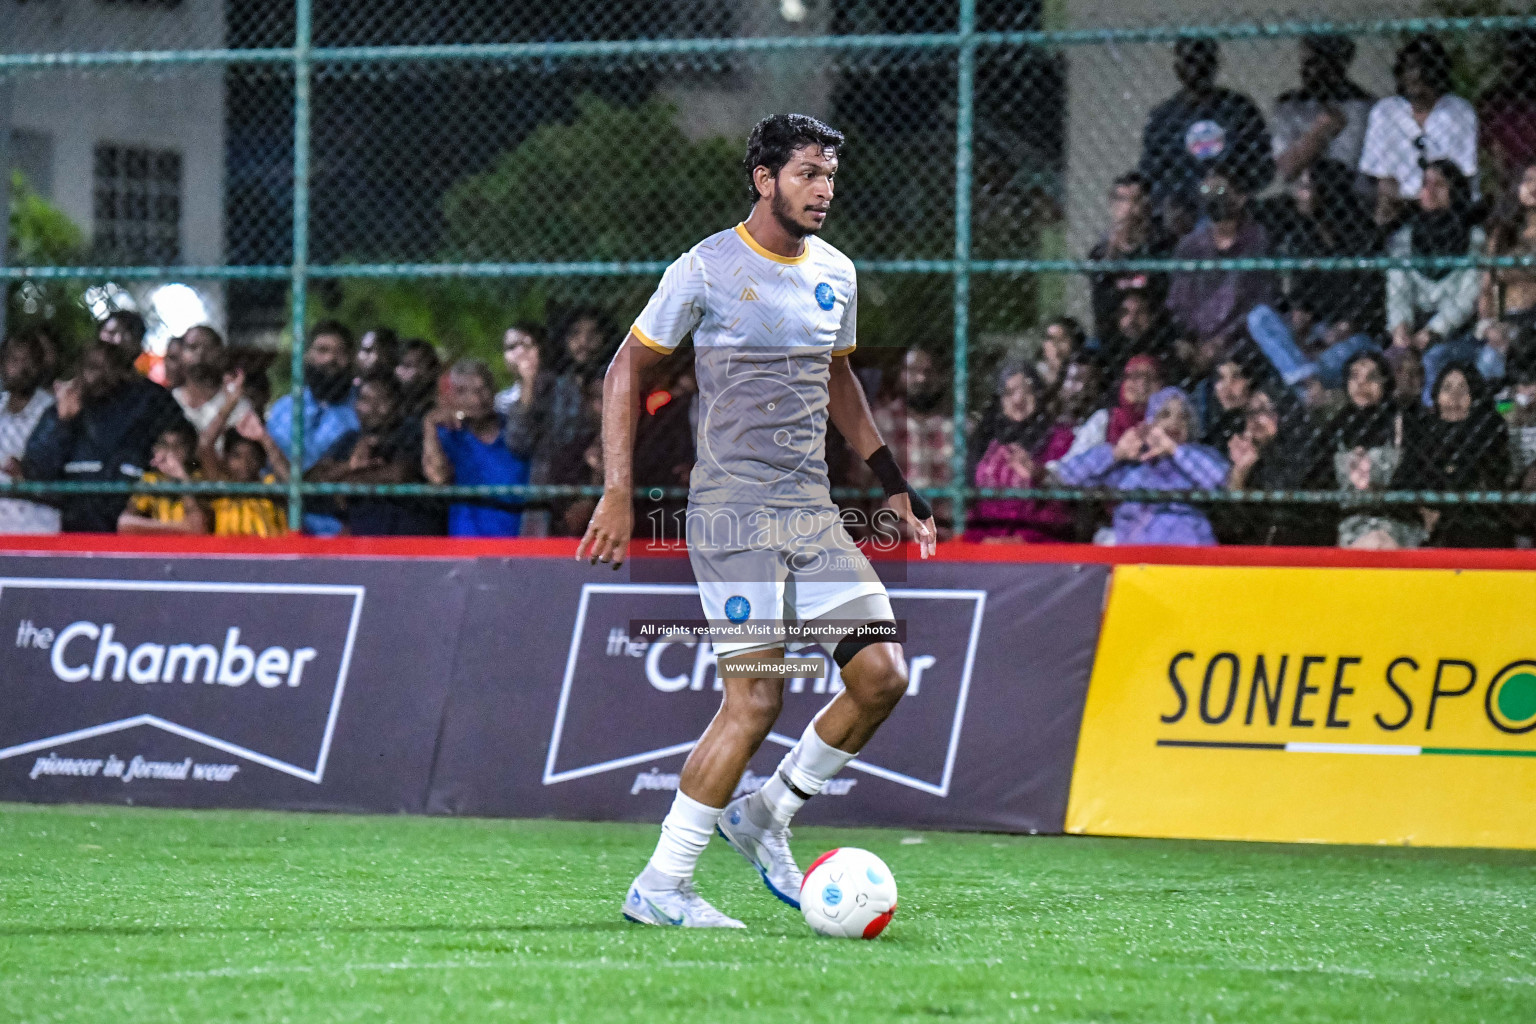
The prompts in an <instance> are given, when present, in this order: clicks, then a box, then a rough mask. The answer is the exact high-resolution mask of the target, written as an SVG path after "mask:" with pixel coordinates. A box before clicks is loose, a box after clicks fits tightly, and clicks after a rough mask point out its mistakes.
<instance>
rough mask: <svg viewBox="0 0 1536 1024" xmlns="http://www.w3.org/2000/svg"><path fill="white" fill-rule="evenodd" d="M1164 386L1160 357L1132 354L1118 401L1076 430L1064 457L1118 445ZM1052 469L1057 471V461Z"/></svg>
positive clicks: (1121, 381)
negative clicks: (1106, 444)
mask: <svg viewBox="0 0 1536 1024" xmlns="http://www.w3.org/2000/svg"><path fill="white" fill-rule="evenodd" d="M1162 386H1163V379H1162V373H1161V372H1160V371H1159V370H1158V366H1157V360H1156V359H1153V358H1152V357H1151V356H1146V355H1141V356H1132V357H1131V359H1130V361H1129V362H1127V363H1126V364H1125V373H1124V374H1122V375H1121V378H1120V389H1119V391H1118V392H1116V395H1117V397H1118V399H1119V401H1118V402H1117V403H1116V404H1115V405H1114V406H1113V407H1111V408H1108V409H1100V410H1099V411H1098V412H1095V413H1094V414H1093V415H1092V416H1090V417H1088V419H1087V420H1086V421H1084V423H1083V425H1082V426H1081V427H1079V428H1078V429H1077V431H1076V432H1075V433H1074V435H1073V438H1072V447H1071V448H1070V449H1068V450H1067V454H1066V455H1064V456H1062V458H1072V457H1074V456H1077V455H1081V454H1082V453H1083V452H1086V451H1087V450H1088V449H1090V448H1093V447H1094V446H1096V445H1100V444H1105V443H1108V444H1111V445H1113V444H1115V443H1116V442H1117V441H1119V440H1120V438H1121V437H1123V436H1124V435H1125V432H1126V431H1128V430H1130V429H1131V428H1132V427H1135V426H1137V425H1138V424H1140V423H1141V422H1142V420H1143V419H1144V418H1145V417H1146V414H1147V400H1148V399H1149V398H1151V397H1152V395H1153V394H1154V393H1156V392H1157V391H1158V390H1159V389H1160V388H1161V387H1162ZM1049 468H1051V469H1053V470H1054V469H1055V464H1054V463H1053V464H1052V465H1051V466H1050V467H1049Z"/></svg>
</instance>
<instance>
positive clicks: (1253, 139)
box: [1137, 39, 1275, 208]
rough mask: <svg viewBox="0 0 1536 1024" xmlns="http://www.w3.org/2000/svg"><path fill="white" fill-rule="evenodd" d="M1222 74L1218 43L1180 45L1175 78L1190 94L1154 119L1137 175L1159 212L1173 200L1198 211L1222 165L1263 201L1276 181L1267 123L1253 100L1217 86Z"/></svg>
mask: <svg viewBox="0 0 1536 1024" xmlns="http://www.w3.org/2000/svg"><path fill="white" fill-rule="evenodd" d="M1220 67H1221V54H1220V51H1219V50H1218V49H1217V47H1216V43H1215V42H1214V41H1212V40H1210V39H1180V40H1179V41H1178V42H1177V43H1176V44H1174V62H1173V73H1174V75H1175V76H1177V78H1178V80H1179V84H1180V85H1181V86H1182V88H1181V89H1180V90H1179V91H1178V92H1176V93H1174V94H1173V96H1171V97H1169V98H1168V99H1166V100H1164V101H1163V102H1162V103H1160V104H1158V105H1157V106H1156V107H1154V108H1153V110H1152V113H1151V114H1149V115H1148V116H1147V125H1146V128H1145V130H1144V132H1143V134H1142V144H1141V161H1140V163H1139V165H1138V168H1137V169H1138V170H1140V171H1141V174H1142V176H1143V177H1144V178H1146V179H1147V180H1148V181H1149V182H1151V183H1152V195H1153V203H1154V205H1156V206H1158V207H1159V208H1161V207H1162V205H1163V202H1164V200H1166V199H1167V198H1169V197H1170V196H1173V197H1179V198H1181V199H1182V200H1183V201H1185V202H1188V203H1191V204H1196V205H1197V200H1196V198H1195V194H1196V192H1197V190H1198V189H1199V186H1200V182H1201V181H1202V180H1204V178H1205V176H1206V174H1207V173H1208V172H1209V171H1210V170H1211V169H1212V168H1213V167H1215V166H1216V165H1217V164H1218V163H1220V164H1221V166H1222V167H1223V168H1224V169H1225V170H1226V171H1227V173H1228V174H1229V175H1230V176H1232V177H1233V179H1234V181H1235V183H1236V184H1237V185H1238V186H1239V187H1240V188H1241V189H1242V191H1243V192H1244V194H1246V195H1258V194H1259V193H1260V192H1262V191H1263V190H1264V188H1265V186H1267V185H1268V184H1269V183H1270V181H1271V180H1272V179H1273V178H1274V176H1275V158H1274V154H1273V152H1272V151H1271V142H1270V137H1269V129H1268V127H1267V126H1266V125H1265V124H1264V115H1263V114H1261V113H1259V108H1258V107H1257V106H1256V105H1255V104H1254V102H1253V100H1251V99H1249V98H1248V97H1247V96H1244V95H1243V94H1242V93H1240V92H1234V91H1232V90H1231V89H1223V88H1220V87H1219V86H1217V84H1216V72H1217V70H1218V69H1219V68H1220Z"/></svg>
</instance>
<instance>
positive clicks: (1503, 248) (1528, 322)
mask: <svg viewBox="0 0 1536 1024" xmlns="http://www.w3.org/2000/svg"><path fill="white" fill-rule="evenodd" d="M1487 251H1488V255H1490V256H1527V257H1530V256H1536V162H1533V163H1530V164H1528V165H1526V166H1525V167H1524V168H1523V169H1521V170H1520V171H1519V173H1518V174H1517V176H1516V178H1515V182H1514V184H1513V186H1511V187H1510V189H1509V191H1508V193H1507V194H1506V195H1505V196H1504V198H1503V199H1502V200H1501V201H1500V203H1499V205H1498V208H1497V209H1495V211H1494V215H1493V219H1492V222H1491V224H1490V226H1489V230H1488V246H1487ZM1478 302H1479V309H1478V312H1479V314H1480V315H1481V317H1482V318H1483V319H1484V320H1485V321H1487V322H1488V324H1489V326H1490V327H1491V326H1492V325H1493V324H1494V323H1502V324H1504V325H1505V328H1506V329H1507V330H1509V332H1510V333H1511V335H1512V338H1511V339H1510V340H1515V339H1519V340H1522V341H1524V340H1526V339H1527V338H1529V336H1530V335H1531V334H1532V332H1533V331H1536V268H1532V267H1495V268H1492V269H1490V270H1488V271H1486V272H1484V274H1483V277H1482V291H1481V292H1480V294H1479V299H1478ZM1485 333H1486V331H1485Z"/></svg>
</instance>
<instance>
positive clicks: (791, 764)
mask: <svg viewBox="0 0 1536 1024" xmlns="http://www.w3.org/2000/svg"><path fill="white" fill-rule="evenodd" d="M816 717H817V718H820V717H821V716H820V715H817V716H816ZM856 753H857V752H855V753H849V752H848V751H846V750H838V749H837V748H836V747H834V746H832V745H831V744H829V743H828V742H827V741H826V740H824V739H822V738H821V737H820V736H818V735H817V734H816V719H814V718H813V719H812V720H811V724H810V725H808V726H806V727H805V732H804V733H802V734H801V736H800V741H799V742H798V743H796V744H795V745H794V746H793V747H791V748H790V750H789V753H787V754H785V755H784V760H782V761H780V762H779V767H778V770H777V771H775V772H774V773H773V775H772V776H771V777H769V779H768V781H767V782H765V783H763V788H762V789H759V790H758V791H757V792H756V793H753V794H752V796H751V797H750V798H749V799H748V800H747V816H748V817H749V818H751V819H752V821H753V823H754V824H756V825H757V827H758V828H775V829H778V828H784V827H785V826H786V825H788V824H789V820H790V819H791V818H793V817H794V816H795V812H796V811H798V810H800V808H801V807H803V806H805V801H806V799H807V798H808V797H813V796H815V795H816V794H817V793H820V792H821V790H822V788H823V787H824V786H826V784H827V780H828V779H831V778H832V777H833V776H834V775H836V774H837V773H838V772H840V771H842V770H843V768H844V767H846V766H847V764H848V762H849V761H852V760H853V759H854V756H855V754H856ZM796 790H799V792H798V793H797V792H795V791H796Z"/></svg>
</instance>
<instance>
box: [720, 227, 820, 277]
mask: <svg viewBox="0 0 1536 1024" xmlns="http://www.w3.org/2000/svg"><path fill="white" fill-rule="evenodd" d="M736 234H738V235H740V236H741V240H742V241H743V242H746V243H747V247H748V248H749V249H751V250H752V251H753V252H755V253H757V254H758V255H759V256H761V257H763V258H764V259H769V260H773V262H775V263H782V264H784V265H785V266H789V267H793V266H798V265H799V264H801V263H804V262H805V261H806V260H808V259H810V258H811V243H810V242H809V241H806V242H804V243H802V244H803V246H804V248H802V249H801V250H800V255H799V256H780V255H779V254H778V253H776V252H769V251H768V250H767V249H764V248H763V247H762V246H760V245H758V244H757V239H755V238H753V237H752V232H750V231H748V230H747V225H746V223H745V222H743V223H741V224H737V225H736Z"/></svg>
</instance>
